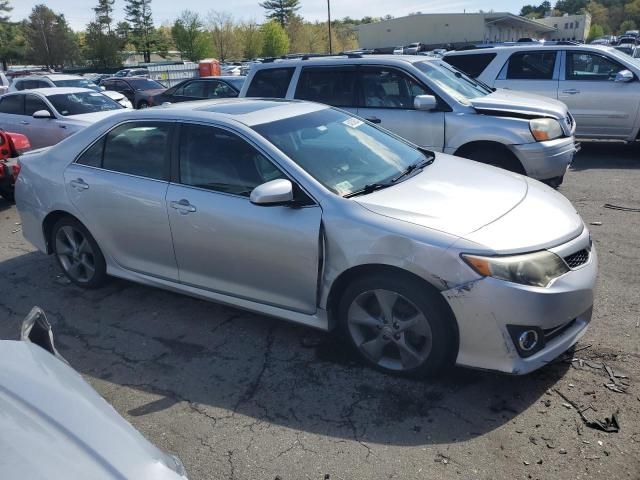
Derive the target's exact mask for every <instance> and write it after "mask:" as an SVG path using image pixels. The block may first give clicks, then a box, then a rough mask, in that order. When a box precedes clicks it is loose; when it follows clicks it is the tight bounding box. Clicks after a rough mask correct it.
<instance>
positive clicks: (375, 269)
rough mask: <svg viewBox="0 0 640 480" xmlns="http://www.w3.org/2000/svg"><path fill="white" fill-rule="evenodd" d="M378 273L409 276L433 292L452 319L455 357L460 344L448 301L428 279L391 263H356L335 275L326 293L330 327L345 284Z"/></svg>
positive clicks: (333, 323)
mask: <svg viewBox="0 0 640 480" xmlns="http://www.w3.org/2000/svg"><path fill="white" fill-rule="evenodd" d="M380 273H383V274H390V275H402V276H404V277H405V278H409V279H411V280H412V281H415V282H417V283H419V284H421V285H422V286H424V288H426V289H428V290H429V291H431V292H432V293H433V294H434V298H437V299H438V302H439V303H440V304H441V306H442V308H444V309H446V310H447V311H448V312H449V314H450V316H451V318H452V319H453V321H452V322H451V323H452V324H451V329H452V333H453V336H454V338H453V339H452V341H453V345H452V347H453V350H454V351H455V356H456V357H457V354H458V349H459V346H460V332H459V330H458V321H457V319H456V316H455V314H454V313H453V310H452V309H451V307H450V306H449V303H448V302H447V301H446V300H445V298H444V297H443V296H442V294H441V293H440V290H438V288H436V287H435V286H434V285H433V284H432V283H430V282H429V281H428V280H425V279H424V278H422V277H420V276H418V275H416V274H415V273H412V272H410V271H408V270H405V269H403V268H400V267H395V266H393V265H385V264H376V263H370V264H363V265H357V266H355V267H351V268H349V269H347V270H345V271H344V272H342V273H341V274H340V275H338V276H337V277H336V279H335V280H334V281H333V283H332V284H331V287H330V288H329V294H328V295H327V313H328V316H329V322H330V326H331V328H333V327H335V326H336V325H337V324H338V322H337V319H336V317H335V316H336V315H337V310H338V305H339V303H340V299H341V298H342V295H343V293H344V291H345V290H346V288H347V286H348V285H349V283H351V282H353V281H355V280H356V279H358V278H361V277H365V276H368V275H373V274H380ZM454 358H455V357H454Z"/></svg>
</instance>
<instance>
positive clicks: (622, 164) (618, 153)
mask: <svg viewBox="0 0 640 480" xmlns="http://www.w3.org/2000/svg"><path fill="white" fill-rule="evenodd" d="M596 168H603V169H629V168H634V169H635V168H640V142H636V143H631V144H626V143H622V142H582V150H581V151H580V152H579V153H578V154H577V155H576V157H575V159H574V161H573V164H572V165H571V170H578V171H579V170H589V169H596Z"/></svg>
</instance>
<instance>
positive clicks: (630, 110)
mask: <svg viewBox="0 0 640 480" xmlns="http://www.w3.org/2000/svg"><path fill="white" fill-rule="evenodd" d="M565 55H566V61H565V63H566V68H565V71H564V78H561V79H560V86H559V88H558V99H559V100H561V101H562V102H564V103H566V104H567V106H568V107H569V111H570V112H571V113H572V115H573V116H574V117H575V119H576V136H581V137H599V138H603V137H608V138H619V139H623V140H626V139H627V138H628V137H629V136H630V135H631V134H632V133H633V132H634V131H635V128H637V126H636V123H635V122H636V118H637V117H638V108H640V81H638V78H635V79H634V80H633V81H631V82H628V83H624V82H615V81H614V80H615V77H616V74H617V73H618V72H619V71H621V70H625V69H626V67H625V66H624V65H622V64H621V63H618V62H617V61H616V60H614V59H613V58H610V57H608V56H606V55H605V54H604V53H595V52H585V51H578V50H570V51H569V50H568V51H566V52H565Z"/></svg>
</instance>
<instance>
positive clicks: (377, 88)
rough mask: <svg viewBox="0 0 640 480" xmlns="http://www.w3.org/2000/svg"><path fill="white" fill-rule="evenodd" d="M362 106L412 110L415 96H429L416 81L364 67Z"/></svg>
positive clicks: (401, 75)
mask: <svg viewBox="0 0 640 480" xmlns="http://www.w3.org/2000/svg"><path fill="white" fill-rule="evenodd" d="M361 88H362V97H363V106H364V107H370V108H403V109H412V108H413V100H414V98H415V97H416V95H429V92H428V91H427V90H426V89H425V88H424V87H423V86H422V85H420V84H419V83H418V82H417V80H414V79H413V78H411V77H409V76H408V75H405V74H404V73H402V72H400V71H398V70H395V69H390V68H384V67H364V68H363V69H362V71H361Z"/></svg>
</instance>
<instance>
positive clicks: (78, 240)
mask: <svg viewBox="0 0 640 480" xmlns="http://www.w3.org/2000/svg"><path fill="white" fill-rule="evenodd" d="M52 237H53V248H54V253H55V255H56V259H57V260H58V263H59V264H60V267H61V268H62V270H63V271H64V273H65V275H66V276H67V277H68V278H69V280H71V281H72V282H73V283H74V284H76V285H78V286H81V287H84V288H96V287H99V286H100V285H102V284H103V283H104V282H105V280H106V277H107V275H106V263H105V260H104V256H103V255H102V252H101V251H100V248H99V247H98V244H97V243H96V241H95V240H94V239H93V237H92V236H91V234H90V233H89V232H88V230H87V229H86V228H85V227H84V226H83V225H82V224H81V223H80V222H78V221H76V220H73V219H71V218H64V219H62V220H60V221H58V223H56V225H55V226H54V228H53V235H52Z"/></svg>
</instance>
